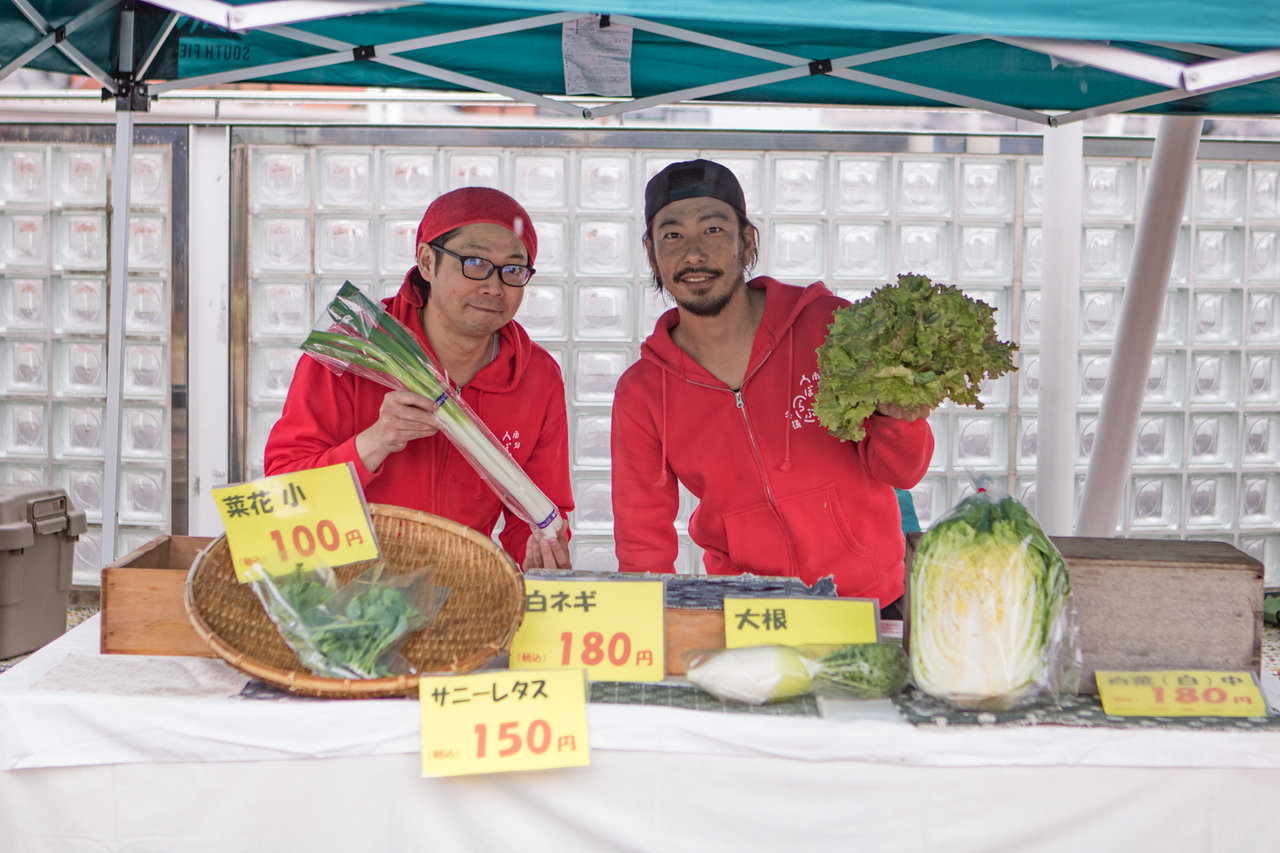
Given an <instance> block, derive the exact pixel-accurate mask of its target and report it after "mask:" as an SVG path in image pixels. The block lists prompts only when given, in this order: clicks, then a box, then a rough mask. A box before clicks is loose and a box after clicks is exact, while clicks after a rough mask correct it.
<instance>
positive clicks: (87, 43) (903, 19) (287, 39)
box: [0, 0, 1280, 123]
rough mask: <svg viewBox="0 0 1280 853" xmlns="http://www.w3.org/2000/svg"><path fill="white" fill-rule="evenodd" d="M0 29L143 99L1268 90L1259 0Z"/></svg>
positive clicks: (389, 9) (1267, 37)
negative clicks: (614, 49) (256, 92)
mask: <svg viewBox="0 0 1280 853" xmlns="http://www.w3.org/2000/svg"><path fill="white" fill-rule="evenodd" d="M600 13H605V14H603V15H601V14H600ZM593 14H594V15H596V17H595V18H594V19H593V20H594V21H595V25H596V26H597V27H600V28H605V29H608V28H617V29H616V30H615V31H614V32H615V33H618V32H625V33H626V36H625V37H623V39H624V40H625V41H629V44H630V51H629V58H628V59H627V60H626V77H627V78H628V80H627V83H628V84H629V88H630V93H629V96H628V97H625V98H619V99H617V100H616V101H614V102H606V103H604V104H601V103H600V102H598V101H596V100H594V99H593V100H592V101H591V103H590V104H589V105H585V106H584V105H581V104H575V103H572V95H571V94H570V93H567V92H566V73H565V65H566V62H570V63H572V62H574V61H575V60H576V59H583V60H584V61H585V62H586V63H588V64H590V63H591V62H592V61H593V60H595V59H596V56H594V55H586V56H575V55H574V54H575V51H579V50H589V46H590V44H591V42H590V41H583V40H578V41H573V40H571V39H569V38H567V37H566V35H565V32H564V25H565V24H566V23H567V22H572V21H577V20H579V19H582V18H584V17H591V16H592V15H593ZM0 21H3V24H4V26H3V27H0V62H3V65H2V66H0V76H2V75H3V74H6V73H8V72H10V71H12V70H14V69H15V68H17V67H31V68H36V69H41V70H46V71H61V72H68V73H77V74H89V75H90V76H93V77H95V78H97V79H98V80H99V81H100V82H102V83H103V86H104V88H106V89H107V90H108V91H110V92H112V93H113V94H114V93H116V92H117V91H118V90H119V89H120V88H121V87H123V88H124V89H125V90H126V91H129V92H132V91H133V89H134V86H133V84H132V82H131V81H130V79H129V78H130V77H133V78H136V79H149V80H151V81H152V83H151V86H150V87H149V89H148V92H149V94H162V93H164V92H166V91H172V90H174V89H185V88H192V87H196V86H208V85H214V84H218V83H228V82H244V81H277V82H293V83H308V84H339V85H347V86H376V87H407V88H425V89H436V90H453V91H456V90H481V91H487V92H496V93H500V94H504V95H508V96H510V97H513V98H516V99H518V100H525V101H530V102H534V103H538V104H540V105H543V106H546V107H548V108H550V109H553V110H556V111H559V112H564V113H571V114H572V113H579V112H581V111H583V110H584V109H586V110H589V111H590V113H591V115H594V116H600V115H608V114H611V113H617V112H624V111H627V110H632V109H638V108H642V107H645V106H650V105H652V104H655V103H671V102H675V101H684V100H691V99H712V100H733V101H751V102H770V103H812V104H855V105H871V106H877V105H881V106H931V107H936V106H960V107H972V108H978V109H985V110H990V111H993V112H998V113H1003V114H1006V115H1013V116H1017V117H1019V118H1025V119H1029V120H1033V121H1040V122H1044V123H1064V122H1070V121H1074V120H1078V119H1081V118H1085V117H1088V116H1091V115H1098V114H1104V113H1111V112H1126V111H1145V112H1161V113H1191V114H1219V115H1224V114H1267V113H1273V112H1275V111H1276V109H1275V105H1276V103H1277V101H1280V82H1277V81H1275V80H1274V79H1273V78H1274V77H1275V76H1276V75H1277V74H1280V49H1277V45H1280V5H1276V4H1272V3H1259V4H1232V5H1230V6H1228V5H1227V4H1222V3H1217V2H1211V0H1172V1H1170V0H1141V2H1134V0H1130V2H1125V0H1118V2H1107V0H1077V2H1073V3H1069V4H1068V3H1060V2H1050V0H1021V2H1019V1H1018V0H1013V1H1012V2H1010V0H1000V1H999V2H998V1H997V0H970V2H966V3H963V4H957V3H954V2H949V0H897V2H891V1H890V0H884V2H863V0H852V2H851V0H825V2H818V0H790V2H783V3H780V2H776V0H739V2H736V3H721V2H706V1H705V0H681V2H676V0H610V2H605V3H592V4H568V3H565V2H555V0H495V2H483V3H475V2H473V3H458V2H450V0H435V1H434V2H404V0H402V1H401V2H385V0H371V1H370V2H353V1H352V0H310V2H309V1H308V0H256V1H255V0H238V2H218V0H167V2H155V3H150V4H149V3H142V2H126V0H99V2H96V3H93V2H86V0H44V2H39V0H3V2H0ZM122 25H123V26H124V27H127V28H128V29H129V30H130V32H125V31H124V29H122ZM615 38H617V36H616V35H615ZM122 40H124V41H129V42H131V54H132V56H131V58H130V60H129V61H128V64H129V66H130V71H131V72H132V73H130V72H125V71H122V68H121V65H120V62H119V60H118V59H117V57H118V46H119V45H120V44H121V43H122ZM613 44H617V42H616V41H615V42H613ZM566 99H567V100H566ZM1050 114H1054V116H1055V117H1053V118H1050Z"/></svg>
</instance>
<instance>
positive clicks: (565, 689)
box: [418, 669, 591, 776]
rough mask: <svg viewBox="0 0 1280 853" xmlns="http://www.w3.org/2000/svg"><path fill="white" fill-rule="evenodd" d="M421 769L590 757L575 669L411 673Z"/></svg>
mask: <svg viewBox="0 0 1280 853" xmlns="http://www.w3.org/2000/svg"><path fill="white" fill-rule="evenodd" d="M418 704H419V705H420V706H421V708H422V775H423V776H462V775H465V774H468V773H502V772H505V771H508V770H546V769H549V768H552V767H581V766H583V765H586V764H588V763H589V762H590V758H591V754H590V748H589V745H588V743H587V686H586V679H585V676H584V674H583V672H582V670H567V669H561V670H550V671H543V670H538V671H534V670H528V671H522V672H510V671H498V672H489V673H478V674H471V675H449V676H433V677H426V676H424V677H422V678H420V679H418Z"/></svg>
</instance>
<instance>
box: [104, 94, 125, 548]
mask: <svg viewBox="0 0 1280 853" xmlns="http://www.w3.org/2000/svg"><path fill="white" fill-rule="evenodd" d="M132 162H133V112H132V111H130V110H118V111H117V112H116V146H115V157H114V160H113V165H112V169H111V232H110V233H111V278H110V284H109V290H108V294H109V295H108V299H107V419H106V423H105V424H104V425H103V448H102V449H103V453H104V455H105V460H104V462H103V465H104V468H103V478H102V491H103V494H102V560H103V564H104V565H105V564H107V563H110V562H111V561H112V560H114V559H115V558H116V529H117V528H118V527H119V508H118V503H119V496H120V486H119V480H120V434H121V422H120V419H121V414H122V413H121V407H120V400H121V397H122V396H123V393H124V314H125V298H126V295H127V294H128V290H129V176H130V173H131V171H132V169H131V166H132Z"/></svg>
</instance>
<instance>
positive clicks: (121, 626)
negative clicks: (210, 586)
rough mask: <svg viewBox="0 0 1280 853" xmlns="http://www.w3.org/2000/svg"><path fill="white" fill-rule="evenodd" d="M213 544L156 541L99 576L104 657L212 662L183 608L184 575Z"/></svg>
mask: <svg viewBox="0 0 1280 853" xmlns="http://www.w3.org/2000/svg"><path fill="white" fill-rule="evenodd" d="M212 541H213V539H212V537H206V536H158V537H156V538H155V539H152V540H151V541H150V542H148V543H147V544H145V545H143V546H142V547H141V548H138V549H137V550H135V551H133V552H132V553H130V554H126V555H125V556H124V557H121V558H120V559H119V560H117V561H115V562H114V563H112V564H111V565H109V566H107V567H106V568H105V569H103V570H102V643H101V648H102V652H103V653H104V654H135V655H193V656H202V657H212V656H213V654H212V652H210V651H209V646H208V645H207V644H206V643H205V642H204V640H202V639H200V637H199V636H198V635H197V634H196V632H195V629H194V628H192V627H191V622H190V621H189V620H188V618H187V610H186V607H185V606H184V604H183V595H184V588H185V585H186V580H187V570H188V569H189V568H190V567H191V564H192V563H193V562H195V558H196V555H197V554H198V553H200V551H201V549H203V548H204V547H205V546H206V545H208V544H209V543H210V542H212Z"/></svg>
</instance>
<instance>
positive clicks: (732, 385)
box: [612, 160, 933, 614]
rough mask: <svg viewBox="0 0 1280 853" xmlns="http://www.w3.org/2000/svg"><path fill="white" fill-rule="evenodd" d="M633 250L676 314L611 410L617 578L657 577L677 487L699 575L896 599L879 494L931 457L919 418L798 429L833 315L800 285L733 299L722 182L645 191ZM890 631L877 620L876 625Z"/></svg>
mask: <svg viewBox="0 0 1280 853" xmlns="http://www.w3.org/2000/svg"><path fill="white" fill-rule="evenodd" d="M645 225H646V229H645V235H644V246H645V250H646V252H647V253H648V256H649V265H650V267H651V268H652V270H653V276H654V282H655V284H656V286H657V287H658V288H659V289H660V290H662V291H664V292H665V294H666V295H667V296H669V297H670V298H671V299H672V300H674V302H675V304H676V307H675V308H673V309H671V310H669V311H667V312H666V313H665V314H663V315H662V317H661V318H660V319H659V320H658V323H657V326H656V328H655V329H654V332H653V334H652V335H650V336H649V338H648V339H647V340H646V341H645V343H644V345H643V347H642V348H641V357H640V361H638V362H637V363H636V364H634V365H632V366H631V367H630V368H629V369H628V370H627V372H626V373H625V374H623V376H622V379H621V380H620V381H619V382H618V387H617V390H616V392H615V395H614V403H613V432H612V451H613V452H612V460H613V461H612V465H613V511H614V536H615V540H616V547H617V556H618V562H619V565H620V567H621V568H622V569H623V570H625V571H640V572H645V571H648V572H671V571H673V567H674V563H675V560H676V556H677V538H676V533H675V528H674V521H675V519H676V513H677V510H678V505H679V499H680V496H679V490H678V483H683V484H684V485H685V488H687V489H688V490H689V491H690V492H691V493H692V494H693V496H694V497H695V498H697V500H698V507H697V509H696V510H695V511H694V513H693V515H692V517H691V518H690V521H689V533H690V535H691V536H692V537H693V540H694V542H696V543H697V544H698V546H699V547H701V548H702V549H703V563H704V565H705V567H706V570H707V572H708V573H709V574H739V573H744V572H750V573H753V574H760V575H785V576H795V577H799V578H800V579H802V580H803V581H804V582H806V583H810V584H811V583H813V582H815V581H817V580H818V579H820V578H822V577H825V576H827V575H833V576H834V578H835V582H836V588H837V590H838V591H839V593H840V594H841V595H845V596H859V597H868V598H877V599H879V601H880V604H881V606H882V607H887V606H889V605H891V604H892V603H894V602H896V601H897V600H898V599H899V598H900V597H901V595H902V591H903V551H904V540H903V536H902V533H901V516H900V514H899V509H898V500H897V497H896V494H895V492H894V489H895V488H898V489H909V488H911V487H912V486H914V485H915V484H916V483H918V482H919V481H920V478H921V477H922V476H923V475H924V473H925V470H926V468H927V467H928V465H929V460H930V457H931V456H932V454H933V434H932V432H931V431H930V429H929V425H928V423H927V421H926V420H925V418H926V416H927V415H928V409H927V408H924V409H921V410H918V411H913V412H904V411H903V410H901V409H900V408H898V407H896V406H881V407H880V409H879V410H878V411H877V413H876V414H874V415H872V416H871V417H870V418H868V421H867V436H866V438H864V439H863V440H862V441H858V442H845V441H841V440H840V439H837V438H836V437H834V436H833V435H831V433H829V432H828V431H827V429H826V428H825V427H823V426H822V425H821V424H820V423H818V421H817V418H816V417H815V416H814V414H813V395H814V393H815V391H816V384H817V379H818V367H817V355H816V351H817V348H818V346H819V345H820V344H821V343H822V342H823V340H824V339H825V337H826V332H827V326H828V324H829V323H830V322H831V315H832V312H833V311H835V309H836V308H839V307H841V306H843V305H847V304H848V303H847V302H846V301H845V300H843V299H839V298H837V297H835V296H833V295H832V294H831V292H830V291H829V290H827V288H826V287H825V286H824V285H823V284H821V283H816V284H812V285H810V286H808V287H794V286H791V285H786V284H782V283H781V282H779V281H776V280H775V279H772V278H769V277H767V276H760V277H757V278H754V279H752V280H751V281H747V276H746V273H747V270H748V269H749V268H750V267H751V266H752V265H753V264H754V262H755V260H756V256H757V239H758V238H757V232H756V229H755V227H754V226H753V225H752V224H751V223H750V221H749V220H748V219H747V214H746V203H745V199H744V197H743V192H742V187H741V185H740V184H739V183H738V180H737V178H736V177H735V176H734V175H733V173H732V172H731V171H729V170H728V169H727V168H725V167H724V166H722V165H720V164H718V163H714V162H711V161H708V160H693V161H690V162H684V163H674V164H672V165H670V166H668V167H666V168H665V169H663V170H662V171H661V172H659V173H658V174H657V175H655V176H654V177H653V179H652V180H651V181H650V182H649V184H648V187H647V188H646V189H645ZM890 614H892V611H890Z"/></svg>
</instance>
